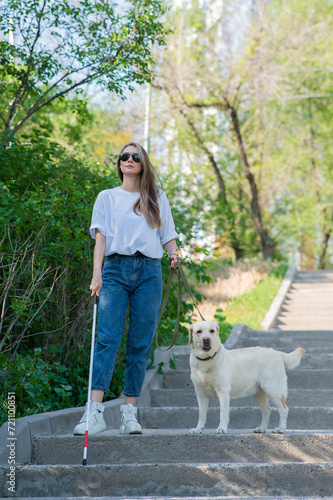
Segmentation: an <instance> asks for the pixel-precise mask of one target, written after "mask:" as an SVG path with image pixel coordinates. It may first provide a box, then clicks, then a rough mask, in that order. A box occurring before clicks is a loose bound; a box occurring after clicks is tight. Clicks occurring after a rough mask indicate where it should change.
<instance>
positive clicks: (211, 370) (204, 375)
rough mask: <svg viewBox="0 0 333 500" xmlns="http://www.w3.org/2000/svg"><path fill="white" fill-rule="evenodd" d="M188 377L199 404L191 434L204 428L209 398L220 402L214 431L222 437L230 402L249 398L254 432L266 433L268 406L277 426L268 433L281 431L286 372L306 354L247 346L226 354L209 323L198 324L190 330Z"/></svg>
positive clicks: (284, 422) (284, 418) (285, 412)
mask: <svg viewBox="0 0 333 500" xmlns="http://www.w3.org/2000/svg"><path fill="white" fill-rule="evenodd" d="M189 345H190V346H191V347H192V349H191V356H190V367H191V379H192V382H193V384H194V387H195V392H196V395H197V399H198V405H199V421H198V425H197V427H196V428H195V429H192V430H191V431H190V432H191V433H192V434H200V433H201V432H202V431H203V429H204V427H205V424H206V416H207V410H208V402H209V397H215V398H217V399H218V400H219V402H220V423H219V426H218V428H217V429H216V432H217V433H222V434H224V433H226V432H227V431H228V424H229V405H230V398H242V397H246V396H254V398H255V400H256V401H257V403H258V404H259V406H260V409H261V413H262V421H261V425H260V427H258V428H256V429H254V432H265V431H266V429H267V426H268V422H269V417H270V414H271V408H270V406H269V404H268V401H269V400H271V401H272V403H273V405H275V406H276V408H277V410H278V412H279V416H280V422H279V426H278V427H277V428H276V429H274V431H273V432H278V433H284V432H285V430H286V426H287V417H288V411H289V410H288V407H287V405H286V399H287V394H288V387H287V375H286V371H285V368H289V369H292V368H295V367H296V366H298V365H299V364H300V362H301V358H302V356H303V354H304V353H305V350H304V349H302V348H300V347H299V348H298V349H296V350H295V351H293V352H291V353H289V354H285V353H283V352H280V351H275V350H273V349H272V348H269V349H266V348H264V347H249V348H246V349H233V350H227V349H226V348H225V347H224V345H223V344H222V343H221V340H220V337H219V326H218V325H217V323H215V322H214V321H198V322H197V323H194V324H193V325H192V326H191V328H190V331H189Z"/></svg>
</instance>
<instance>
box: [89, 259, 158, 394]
mask: <svg viewBox="0 0 333 500" xmlns="http://www.w3.org/2000/svg"><path fill="white" fill-rule="evenodd" d="M161 300H162V270H161V262H160V260H159V259H151V258H149V257H145V256H143V255H141V254H140V255H135V256H126V255H119V254H113V255H110V256H108V257H106V259H105V262H104V267H103V285H102V288H101V291H100V295H99V308H98V322H97V342H96V345H95V350H94V364H93V376H92V389H93V390H101V391H104V392H106V391H107V390H108V388H109V386H110V383H111V379H112V376H113V371H114V367H115V360H116V355H117V352H118V349H119V346H120V342H121V339H122V336H123V333H124V325H125V314H126V310H127V307H128V304H129V322H130V326H129V330H128V332H127V344H126V366H125V383H124V394H125V396H131V397H138V396H140V393H141V389H142V385H143V381H144V377H145V373H146V369H147V362H148V358H149V354H150V350H151V347H152V343H153V339H154V333H155V330H156V326H157V319H158V313H159V309H160V306H161Z"/></svg>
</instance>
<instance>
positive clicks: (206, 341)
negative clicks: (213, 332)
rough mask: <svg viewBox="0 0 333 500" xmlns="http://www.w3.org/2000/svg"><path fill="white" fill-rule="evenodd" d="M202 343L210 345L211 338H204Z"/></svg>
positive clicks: (206, 345)
mask: <svg viewBox="0 0 333 500" xmlns="http://www.w3.org/2000/svg"><path fill="white" fill-rule="evenodd" d="M202 343H203V345H204V346H205V347H208V346H210V338H206V339H202Z"/></svg>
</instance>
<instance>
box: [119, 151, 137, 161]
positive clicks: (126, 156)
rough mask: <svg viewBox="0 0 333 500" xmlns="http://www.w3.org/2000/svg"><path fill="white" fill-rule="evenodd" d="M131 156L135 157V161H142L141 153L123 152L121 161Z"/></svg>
mask: <svg viewBox="0 0 333 500" xmlns="http://www.w3.org/2000/svg"><path fill="white" fill-rule="evenodd" d="M130 157H132V158H133V161H135V163H141V160H140V156H139V153H122V154H121V155H119V158H120V159H121V161H127V160H128V159H129V158H130Z"/></svg>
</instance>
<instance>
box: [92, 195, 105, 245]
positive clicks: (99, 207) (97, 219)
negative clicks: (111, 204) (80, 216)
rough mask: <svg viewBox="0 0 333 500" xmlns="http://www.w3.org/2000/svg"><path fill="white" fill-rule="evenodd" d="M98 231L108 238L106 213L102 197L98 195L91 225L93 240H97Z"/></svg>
mask: <svg viewBox="0 0 333 500" xmlns="http://www.w3.org/2000/svg"><path fill="white" fill-rule="evenodd" d="M96 229H98V231H99V232H100V233H102V234H104V236H106V228H105V212H104V207H103V203H102V199H101V196H100V195H98V196H97V199H96V201H95V205H94V208H93V213H92V217H91V224H90V234H91V237H92V238H94V239H95V238H96Z"/></svg>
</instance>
